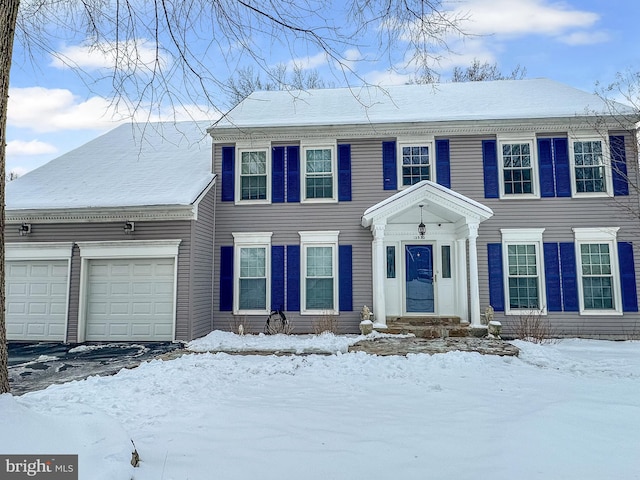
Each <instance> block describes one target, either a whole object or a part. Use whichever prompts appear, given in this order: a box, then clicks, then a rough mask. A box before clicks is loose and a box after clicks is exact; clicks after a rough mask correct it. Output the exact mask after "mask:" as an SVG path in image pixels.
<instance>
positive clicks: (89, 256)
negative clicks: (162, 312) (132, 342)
mask: <svg viewBox="0 0 640 480" xmlns="http://www.w3.org/2000/svg"><path fill="white" fill-rule="evenodd" d="M181 242H182V240H179V239H177V240H122V241H98V242H77V243H76V245H78V247H79V248H80V294H79V302H78V339H77V341H78V342H84V341H85V337H86V327H87V301H88V299H87V293H88V292H87V282H88V273H87V268H88V262H89V260H99V259H114V260H116V259H122V260H127V259H135V258H173V259H174V264H173V325H172V329H173V331H172V333H171V338H172V339H173V340H175V338H176V319H177V311H178V308H177V307H178V249H179V246H180V243H181Z"/></svg>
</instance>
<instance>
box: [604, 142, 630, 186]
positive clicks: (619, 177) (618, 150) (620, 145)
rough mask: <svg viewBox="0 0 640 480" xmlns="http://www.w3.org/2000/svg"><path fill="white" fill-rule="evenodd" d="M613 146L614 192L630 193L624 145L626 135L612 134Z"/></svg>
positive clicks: (611, 146) (612, 171)
mask: <svg viewBox="0 0 640 480" xmlns="http://www.w3.org/2000/svg"><path fill="white" fill-rule="evenodd" d="M609 144H610V148H611V173H612V177H613V194H614V195H616V196H617V195H629V184H628V183H627V178H628V177H627V154H626V152H625V147H624V136H622V135H611V136H610V137H609Z"/></svg>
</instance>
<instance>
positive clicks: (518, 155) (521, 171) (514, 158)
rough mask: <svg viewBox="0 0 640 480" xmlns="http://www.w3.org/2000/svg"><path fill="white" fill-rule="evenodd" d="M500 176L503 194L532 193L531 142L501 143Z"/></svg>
mask: <svg viewBox="0 0 640 480" xmlns="http://www.w3.org/2000/svg"><path fill="white" fill-rule="evenodd" d="M502 178H503V181H504V194H505V195H519V194H523V193H534V191H533V164H532V159H531V144H529V143H503V144H502Z"/></svg>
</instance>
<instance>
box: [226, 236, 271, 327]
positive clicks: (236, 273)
mask: <svg viewBox="0 0 640 480" xmlns="http://www.w3.org/2000/svg"><path fill="white" fill-rule="evenodd" d="M231 235H233V314H234V315H265V314H269V311H270V306H271V237H272V236H273V232H234V233H232V234H231ZM243 248H264V250H265V266H264V268H265V280H266V285H265V308H264V309H258V310H241V309H240V250H241V249H243Z"/></svg>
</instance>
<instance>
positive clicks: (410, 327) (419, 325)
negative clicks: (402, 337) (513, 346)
mask: <svg viewBox="0 0 640 480" xmlns="http://www.w3.org/2000/svg"><path fill="white" fill-rule="evenodd" d="M379 331H380V332H384V333H392V334H409V333H412V334H414V335H415V336H416V337H417V338H427V339H435V338H449V337H455V338H463V337H470V336H475V335H474V333H475V332H472V330H471V329H470V327H469V324H468V323H466V322H464V323H463V322H461V321H460V317H387V328H386V329H384V330H379Z"/></svg>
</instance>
